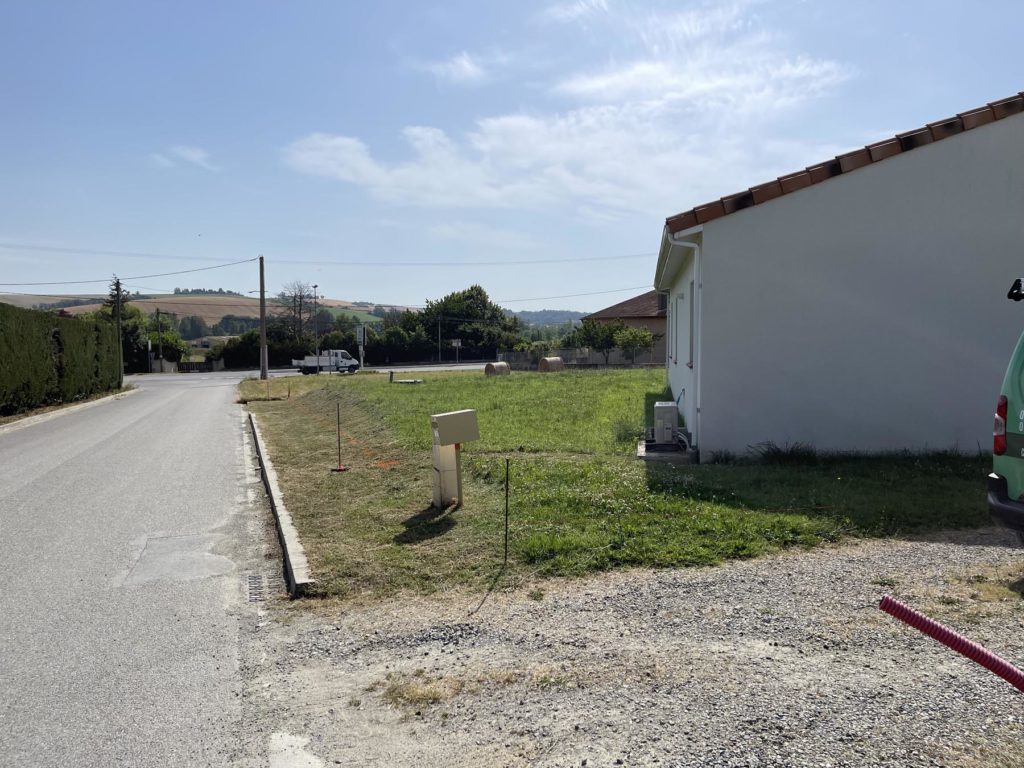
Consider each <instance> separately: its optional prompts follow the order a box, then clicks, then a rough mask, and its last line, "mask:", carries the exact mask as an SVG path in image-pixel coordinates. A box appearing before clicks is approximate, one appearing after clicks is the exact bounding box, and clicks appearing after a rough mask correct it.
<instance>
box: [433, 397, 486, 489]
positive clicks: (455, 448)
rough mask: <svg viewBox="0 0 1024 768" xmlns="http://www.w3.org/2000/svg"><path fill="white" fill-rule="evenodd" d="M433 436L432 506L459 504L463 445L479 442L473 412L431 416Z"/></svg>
mask: <svg viewBox="0 0 1024 768" xmlns="http://www.w3.org/2000/svg"><path fill="white" fill-rule="evenodd" d="M430 429H431V432H433V435H434V506H435V507H436V508H437V509H447V508H448V507H450V506H451V505H453V504H454V505H455V506H461V505H462V460H461V457H460V456H459V453H460V449H461V446H462V443H468V442H471V441H473V440H479V439H480V427H479V426H477V423H476V411H474V410H466V411H452V412H450V413H436V414H434V415H433V416H431V417H430Z"/></svg>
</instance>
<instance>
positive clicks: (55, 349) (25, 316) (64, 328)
mask: <svg viewBox="0 0 1024 768" xmlns="http://www.w3.org/2000/svg"><path fill="white" fill-rule="evenodd" d="M117 347H118V339H117V329H116V328H115V327H114V325H113V323H110V322H106V321H103V320H78V319H75V318H70V317H58V316H57V315H54V314H51V313H49V312H39V311H36V310H33V309H20V308H19V307H13V306H11V305H9V304H0V416H7V415H9V414H12V413H18V412H20V411H24V410H28V409H29V408H36V407H38V406H41V405H51V404H53V403H68V402H73V401H75V400H80V399H82V398H85V397H88V396H89V395H93V394H96V393H98V392H105V391H107V390H110V389H116V388H118V387H120V386H121V372H120V370H118V368H119V366H118V359H117Z"/></svg>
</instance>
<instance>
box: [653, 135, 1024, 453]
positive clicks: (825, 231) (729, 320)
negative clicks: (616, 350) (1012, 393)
mask: <svg viewBox="0 0 1024 768" xmlns="http://www.w3.org/2000/svg"><path fill="white" fill-rule="evenodd" d="M703 245H704V248H703V261H702V264H701V272H702V282H703V296H702V302H703V303H702V315H703V319H702V324H703V327H702V333H703V338H702V341H703V357H702V364H703V371H702V379H701V400H702V402H701V435H700V448H701V451H702V458H707V457H709V456H710V454H711V452H713V451H715V450H722V449H725V450H730V451H734V452H743V451H744V450H746V449H747V447H748V446H750V445H753V444H756V443H759V442H762V441H766V440H773V441H775V442H776V443H779V444H783V443H786V442H796V441H800V442H806V443H810V444H813V445H814V446H815V447H817V448H819V449H839V450H856V451H878V450H885V449H899V448H913V449H945V448H952V447H954V446H956V447H958V448H959V449H960V450H964V451H974V450H977V448H978V447H979V446H980V447H981V448H982V449H984V450H987V448H988V446H989V445H990V442H991V424H992V413H993V409H994V406H995V401H996V398H997V396H998V394H999V387H1000V384H1001V382H1002V376H1003V373H1004V370H1005V366H1006V363H1007V358H1008V356H1009V354H1010V352H1011V350H1012V348H1013V345H1014V343H1015V342H1016V340H1017V337H1018V336H1019V335H1020V332H1021V329H1022V328H1024V303H1022V304H1017V303H1014V302H1010V301H1008V300H1007V299H1006V298H1005V296H1006V291H1007V289H1008V288H1009V285H1010V282H1011V281H1012V279H1013V278H1014V277H1017V276H1019V275H1022V274H1024V115H1018V116H1015V117H1010V118H1006V119H1004V120H1001V121H999V122H996V123H993V124H990V125H988V126H984V127H981V128H977V129H975V130H972V131H969V132H967V133H964V134H962V135H959V136H955V137H953V138H950V139H947V140H945V141H942V142H937V143H935V144H931V145H928V146H924V147H921V148H918V149H915V150H913V151H911V152H907V153H904V154H901V155H898V156H896V157H893V158H890V159H888V160H885V161H884V162H881V163H877V164H873V165H870V166H868V167H866V168H862V169H860V170H857V171H854V172H852V173H850V174H849V175H843V176H840V177H837V178H834V179H832V180H829V181H826V182H824V183H821V184H817V185H814V186H812V187H810V188H807V189H804V190H801V191H799V192H795V193H792V194H789V195H786V196H784V197H781V198H778V199H776V200H774V201H771V202H768V203H764V204H762V205H757V206H754V207H752V208H749V209H745V210H742V211H739V212H737V213H734V214H731V215H728V216H725V217H723V218H720V219H717V220H714V221H711V222H708V223H706V224H705V225H704V231H703ZM688 282H689V278H687V277H686V276H685V275H684V276H682V277H680V278H679V279H677V280H676V281H675V284H674V286H675V287H674V290H675V291H678V290H682V288H683V286H684V285H687V284H688ZM668 367H669V375H670V377H671V380H672V382H673V390H674V391H676V392H678V391H679V390H678V389H677V388H676V387H680V386H685V376H684V375H683V372H682V371H680V370H679V366H678V365H673V364H672V363H669V366H668Z"/></svg>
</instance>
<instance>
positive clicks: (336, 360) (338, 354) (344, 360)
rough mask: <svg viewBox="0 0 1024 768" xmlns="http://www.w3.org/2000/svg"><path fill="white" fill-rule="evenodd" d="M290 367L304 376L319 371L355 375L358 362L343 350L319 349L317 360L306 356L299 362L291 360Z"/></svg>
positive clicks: (315, 357) (314, 357) (312, 356)
mask: <svg viewBox="0 0 1024 768" xmlns="http://www.w3.org/2000/svg"><path fill="white" fill-rule="evenodd" d="M292 365H294V366H295V367H296V368H298V369H299V371H300V372H301V373H302V374H303V375H306V374H307V373H316V372H317V371H318V370H320V371H328V372H331V371H337V372H338V373H345V372H348V373H355V372H356V371H358V370H359V361H358V360H356V359H355V358H354V357H352V355H350V354H349V353H348V352H346V351H345V350H344V349H321V350H320V356H319V358H318V357H317V356H316V355H306V356H305V357H304V358H302V359H301V360H292Z"/></svg>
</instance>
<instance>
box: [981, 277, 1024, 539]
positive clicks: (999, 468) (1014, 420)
mask: <svg viewBox="0 0 1024 768" xmlns="http://www.w3.org/2000/svg"><path fill="white" fill-rule="evenodd" d="M1006 298H1008V299H1011V300H1012V301H1021V300H1022V299H1024V288H1022V285H1021V280H1020V279H1019V278H1018V279H1017V280H1014V282H1013V286H1012V287H1011V288H1010V292H1009V293H1008V294H1007V295H1006ZM988 508H989V511H990V512H991V513H992V517H993V518H995V520H997V521H998V522H1000V523H1002V524H1003V525H1005V526H1006V527H1007V528H1011V529H1013V530H1014V531H1016V532H1017V536H1018V537H1020V540H1021V543H1024V334H1022V335H1021V337H1020V339H1019V340H1018V341H1017V348H1016V349H1014V350H1013V356H1012V357H1010V365H1009V366H1008V367H1007V368H1006V376H1004V377H1003V388H1002V389H1001V390H1000V395H999V400H998V402H997V404H996V419H995V424H994V426H993V427H992V473H991V474H990V475H989V476H988Z"/></svg>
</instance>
